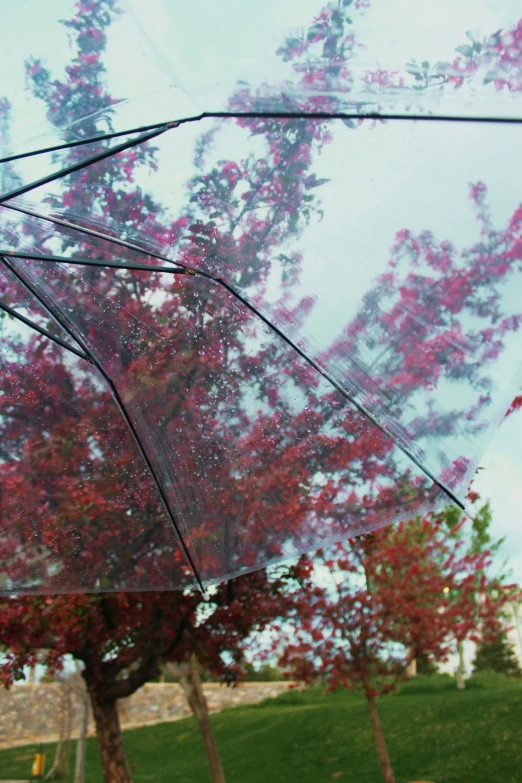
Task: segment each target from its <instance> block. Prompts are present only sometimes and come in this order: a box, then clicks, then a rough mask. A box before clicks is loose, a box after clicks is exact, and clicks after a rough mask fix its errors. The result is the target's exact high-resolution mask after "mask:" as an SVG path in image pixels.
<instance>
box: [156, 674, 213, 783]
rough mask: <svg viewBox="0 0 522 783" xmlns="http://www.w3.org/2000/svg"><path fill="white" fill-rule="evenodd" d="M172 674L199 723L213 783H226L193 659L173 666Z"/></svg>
mask: <svg viewBox="0 0 522 783" xmlns="http://www.w3.org/2000/svg"><path fill="white" fill-rule="evenodd" d="M170 669H171V671H172V674H173V675H174V677H176V679H177V680H178V682H179V684H180V685H181V689H182V690H183V693H184V695H185V698H186V700H187V702H188V704H189V706H190V709H191V710H192V712H193V713H194V716H195V718H196V720H197V722H198V726H199V730H200V731H201V736H202V737H203V743H204V745H205V751H206V754H207V760H208V766H209V769H210V778H211V780H212V783H225V775H224V773H223V767H222V766H221V760H220V758H219V753H218V749H217V745H216V741H215V739H214V733H213V731H212V725H211V723H210V716H209V713H208V706H207V701H206V699H205V695H204V693H203V688H202V687H201V678H200V676H199V672H198V669H197V665H196V663H195V662H194V660H193V659H191V660H190V662H189V663H178V664H172V665H171V667H170Z"/></svg>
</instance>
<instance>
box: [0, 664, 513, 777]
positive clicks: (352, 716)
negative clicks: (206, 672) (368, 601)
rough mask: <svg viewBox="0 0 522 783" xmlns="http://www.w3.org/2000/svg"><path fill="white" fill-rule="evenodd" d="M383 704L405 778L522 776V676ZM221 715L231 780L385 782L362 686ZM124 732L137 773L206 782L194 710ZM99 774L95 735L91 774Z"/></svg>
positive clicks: (26, 758)
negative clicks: (356, 690) (359, 690)
mask: <svg viewBox="0 0 522 783" xmlns="http://www.w3.org/2000/svg"><path fill="white" fill-rule="evenodd" d="M378 704H379V711H380V714H381V717H382V722H383V726H384V731H385V734H386V737H387V741H388V747H389V751H390V756H391V760H392V764H393V767H394V770H395V774H396V778H397V783H407V782H408V781H413V780H429V781H434V783H522V683H521V682H518V681H516V680H508V679H504V678H502V677H487V676H482V677H478V678H472V680H471V681H468V687H467V689H466V690H465V691H462V692H459V691H457V690H456V687H455V682H454V680H452V679H451V678H450V677H444V676H442V675H441V676H436V677H428V678H424V677H418V678H416V679H415V680H413V681H412V682H410V683H407V684H405V685H403V686H402V688H401V690H400V692H399V693H396V694H393V695H391V696H387V697H383V698H381V699H380V700H379V703H378ZM213 725H214V730H215V734H216V739H217V742H218V746H219V748H220V751H221V756H222V760H223V766H224V769H225V774H226V777H227V783H266V782H267V781H269V783H293V781H299V783H323V781H324V782H326V781H330V780H340V781H341V783H345V782H348V781H350V782H352V783H381V777H380V773H379V767H378V763H377V759H376V755H375V751H374V744H373V736H372V733H371V727H370V724H369V719H368V713H367V708H366V704H365V703H364V701H363V699H362V697H361V696H360V694H353V693H347V692H344V691H342V692H337V693H333V694H330V695H328V696H324V695H323V693H322V691H321V690H320V689H312V690H309V691H306V692H305V693H300V692H297V691H291V692H288V693H284V694H283V695H282V696H279V697H278V698H276V699H270V700H267V701H265V702H263V703H262V704H258V705H254V706H250V707H237V708H234V709H229V710H225V711H223V712H221V713H220V714H218V715H215V716H213ZM124 737H125V746H126V748H127V753H128V758H129V762H130V763H131V764H132V765H134V766H135V781H136V783H145V782H146V781H151V782H152V781H154V783H208V781H209V777H208V773H207V769H206V760H205V757H204V754H203V749H202V743H201V740H200V738H199V734H198V730H197V727H196V724H195V722H194V720H193V719H192V718H187V719H184V720H180V721H177V722H175V723H162V724H159V725H157V726H150V727H145V728H142V729H133V730H131V731H127V732H125V734H124ZM34 750H35V749H34V748H33V747H23V748H14V749H12V750H9V751H3V752H0V778H9V777H12V778H17V777H18V778H23V777H24V776H28V771H29V770H30V767H31V761H32V758H33V753H34ZM52 752H53V746H48V763H49V761H50V760H52ZM73 752H74V749H73ZM101 781H102V777H101V770H100V765H99V761H98V756H97V748H96V741H95V740H94V739H90V740H89V742H88V750H87V773H86V783H101Z"/></svg>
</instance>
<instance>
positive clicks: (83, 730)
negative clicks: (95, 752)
mask: <svg viewBox="0 0 522 783" xmlns="http://www.w3.org/2000/svg"><path fill="white" fill-rule="evenodd" d="M82 697H83V698H82V700H81V702H80V703H81V714H80V734H79V736H78V743H77V745H76V766H75V769H74V783H84V780H85V748H86V739H87V728H88V725H89V697H88V695H87V693H86V692H85V691H84V693H83V694H82Z"/></svg>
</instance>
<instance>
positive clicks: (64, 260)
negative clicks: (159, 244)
mask: <svg viewBox="0 0 522 783" xmlns="http://www.w3.org/2000/svg"><path fill="white" fill-rule="evenodd" d="M0 256H9V257H10V258H23V259H26V260H28V261H46V262H48V263H55V264H73V265H76V266H96V267H102V268H107V269H135V270H138V271H145V272H167V274H170V275H187V274H192V272H191V270H189V269H187V268H186V267H172V266H152V265H151V264H133V263H132V262H130V263H125V264H124V263H118V262H117V261H102V260H98V259H93V258H69V257H67V256H44V255H38V253H23V252H19V251H17V250H0Z"/></svg>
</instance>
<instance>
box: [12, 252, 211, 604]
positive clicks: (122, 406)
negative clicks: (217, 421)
mask: <svg viewBox="0 0 522 783" xmlns="http://www.w3.org/2000/svg"><path fill="white" fill-rule="evenodd" d="M4 263H5V264H6V265H7V266H8V268H9V269H10V270H11V272H12V273H13V274H14V275H15V276H16V277H17V279H18V280H19V281H20V282H21V283H22V285H23V286H25V288H26V289H27V290H28V291H29V292H30V293H31V294H32V295H33V296H34V297H35V298H36V299H38V301H39V302H40V304H41V305H43V307H45V309H46V310H47V311H48V312H49V313H51V315H52V316H53V317H54V318H55V320H56V321H57V322H58V323H59V324H60V326H61V327H62V328H63V329H64V330H65V331H66V332H67V333H68V334H69V335H70V336H71V337H72V338H74V339H75V340H76V341H77V342H78V343H79V345H81V347H82V348H83V350H84V351H85V353H86V354H87V356H88V358H89V360H90V362H91V364H93V365H94V366H95V367H96V369H97V370H98V372H99V373H100V374H101V375H102V377H103V378H104V380H105V382H106V383H107V385H108V386H109V388H110V390H111V392H112V394H113V397H114V399H115V401H116V404H117V406H118V408H119V410H120V413H121V414H122V416H123V418H124V419H125V422H126V424H127V426H128V427H129V429H130V431H131V433H132V435H133V436H134V440H135V441H136V445H137V447H138V450H139V452H140V454H141V456H142V457H143V459H144V460H145V464H146V466H147V468H148V470H149V473H150V475H151V478H152V480H153V481H154V484H155V485H156V489H157V490H158V492H159V495H160V497H161V500H162V502H163V505H164V507H165V511H166V512H167V516H168V518H169V520H170V522H171V524H172V526H173V528H174V531H175V533H176V535H177V537H178V539H179V542H180V544H181V547H182V549H183V552H184V554H185V557H186V558H187V561H188V563H189V565H190V567H191V569H192V572H193V574H194V577H195V579H196V581H197V583H198V587H199V588H200V590H201V592H202V593H204V592H205V588H204V586H203V582H202V580H201V578H200V576H199V574H198V571H197V568H196V566H195V564H194V561H193V559H192V555H191V554H190V551H189V549H188V547H187V545H186V543H185V541H184V539H183V536H182V535H181V531H180V529H179V527H178V523H177V522H176V518H175V516H174V514H173V513H172V511H171V508H170V505H169V502H168V499H167V495H166V493H165V491H164V490H163V487H162V486H161V483H160V481H159V479H158V477H157V475H156V471H155V470H154V467H153V465H152V463H151V461H150V459H149V457H148V455H147V454H146V452H145V449H144V447H143V444H142V442H141V438H140V436H139V434H138V432H137V430H136V428H135V426H134V423H133V421H132V419H131V417H130V415H129V413H128V412H127V409H126V407H125V404H124V402H123V400H122V398H121V396H120V393H119V392H118V389H117V388H116V386H115V384H114V383H113V381H112V379H111V377H110V376H109V375H108V374H107V372H106V371H105V370H104V368H103V366H102V365H101V364H100V362H98V360H97V359H96V357H95V356H94V355H93V353H92V352H91V351H90V349H89V347H88V346H87V345H86V344H85V343H84V341H83V339H82V338H81V337H77V336H76V335H75V334H73V332H71V329H70V328H69V326H68V324H67V322H66V321H64V320H63V319H62V317H61V315H59V314H56V313H54V312H53V311H52V309H51V308H50V307H49V305H48V304H47V303H46V302H45V301H44V300H43V299H42V297H41V296H40V294H39V293H38V291H37V290H35V289H34V288H33V286H32V285H31V284H30V283H28V282H27V280H26V279H25V278H24V277H23V275H21V274H20V273H19V272H18V270H16V269H14V268H13V267H12V265H11V264H9V263H8V261H7V260H6V259H4Z"/></svg>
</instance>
